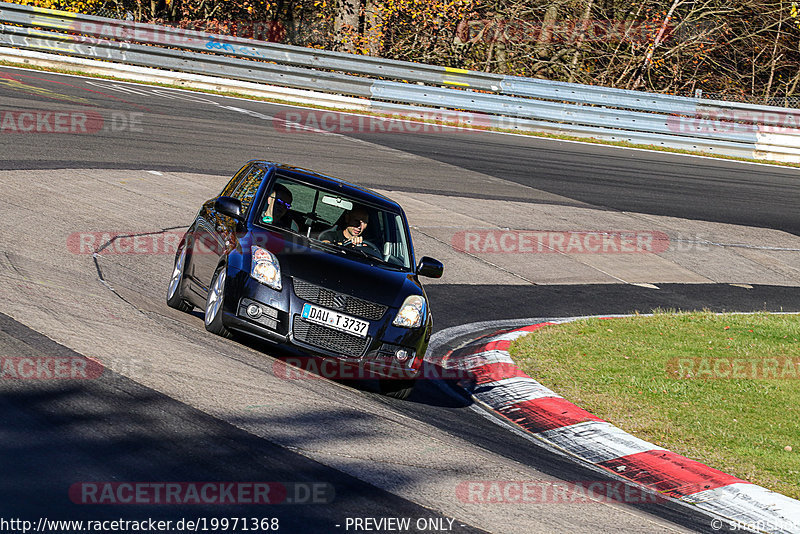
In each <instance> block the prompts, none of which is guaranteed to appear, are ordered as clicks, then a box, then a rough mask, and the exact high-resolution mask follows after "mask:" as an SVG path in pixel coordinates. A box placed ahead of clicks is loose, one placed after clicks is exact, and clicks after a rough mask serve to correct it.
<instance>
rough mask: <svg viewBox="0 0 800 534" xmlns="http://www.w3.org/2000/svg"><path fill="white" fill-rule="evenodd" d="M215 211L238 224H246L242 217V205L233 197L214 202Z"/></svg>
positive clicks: (221, 198) (220, 198)
mask: <svg viewBox="0 0 800 534" xmlns="http://www.w3.org/2000/svg"><path fill="white" fill-rule="evenodd" d="M214 209H215V210H216V212H217V213H221V214H223V215H227V216H228V217H230V218H232V219H234V220H236V221H237V222H244V215H242V203H241V202H239V200H238V199H236V198H233V197H219V198H218V199H217V200H215V201H214Z"/></svg>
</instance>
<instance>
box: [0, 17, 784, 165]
mask: <svg viewBox="0 0 800 534" xmlns="http://www.w3.org/2000/svg"><path fill="white" fill-rule="evenodd" d="M0 23H2V24H0V46H5V47H13V48H19V49H24V50H35V51H46V52H51V53H52V52H55V53H58V54H66V55H71V56H76V57H81V58H91V59H99V60H103V61H111V62H116V63H127V64H131V65H138V66H142V67H154V68H158V69H166V70H171V71H178V72H187V73H193V74H200V75H211V76H216V77H222V78H229V79H233V80H242V81H248V82H256V83H267V84H272V85H276V86H283V87H290V88H295V89H304V90H311V91H317V92H320V91H321V92H327V93H334V94H341V95H347V96H351V97H360V98H363V99H368V100H365V104H367V106H368V109H371V110H374V111H386V110H391V112H392V113H395V114H398V113H399V114H407V115H409V116H414V115H415V114H418V113H420V112H424V113H426V116H430V114H431V112H435V111H436V110H439V109H456V110H467V111H470V112H473V113H479V114H481V121H480V124H481V125H483V126H486V125H490V126H494V127H498V128H503V129H508V130H517V131H542V132H549V133H560V134H567V135H575V136H580V137H593V138H598V139H604V140H623V141H628V142H631V143H635V144H646V145H656V146H664V147H671V148H679V149H687V150H700V151H706V152H714V153H719V154H726V155H733V156H738V157H746V158H755V159H772V160H782V161H792V162H800V129H798V128H797V127H796V124H797V123H800V111H795V110H790V109H786V108H775V107H768V106H753V105H748V104H741V103H736V102H721V101H708V100H700V99H696V98H685V97H677V96H672V95H661V94H657V93H645V92H639V91H629V90H622V89H614V88H607V87H595V86H589V85H580V84H568V83H563V82H552V81H547V80H540V79H535V78H523V77H514V76H503V75H498V74H491V73H482V72H475V71H467V70H463V69H455V68H448V67H440V66H435V65H426V64H420V63H410V62H403V61H394V60H388V59H382V58H374V57H368V56H359V55H354V54H346V53H341V52H330V51H324V50H317V49H309V48H302V47H295V46H289V45H282V44H276V43H269V42H264V41H256V40H251V39H243V38H239V37H232V36H226V35H215V34H210V33H205V32H200V31H194V30H186V29H180V28H173V27H168V26H159V25H153V24H142V23H135V22H131V21H121V20H115V19H107V18H101V17H95V16H90V15H81V14H75V13H67V12H63V11H54V10H49V9H41V8H34V7H30V6H24V5H19V4H11V3H6V2H0ZM55 30H59V31H55ZM396 80H401V81H396ZM409 82H411V83H409ZM797 126H800V124H797Z"/></svg>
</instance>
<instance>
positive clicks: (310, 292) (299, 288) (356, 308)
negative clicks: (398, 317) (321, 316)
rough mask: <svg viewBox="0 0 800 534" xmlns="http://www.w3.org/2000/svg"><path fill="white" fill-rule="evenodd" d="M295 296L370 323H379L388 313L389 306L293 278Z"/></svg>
mask: <svg viewBox="0 0 800 534" xmlns="http://www.w3.org/2000/svg"><path fill="white" fill-rule="evenodd" d="M292 281H293V285H294V294H295V295H297V296H298V298H301V299H303V300H307V301H309V302H313V303H314V304H319V305H320V306H325V307H326V308H331V309H334V310H339V311H342V312H345V313H349V314H351V315H355V316H357V317H363V318H364V319H367V320H369V321H377V320H378V319H380V318H381V317H383V314H384V313H386V308H387V306H384V305H383V304H377V303H375V302H370V301H368V300H363V299H360V298H357V297H353V296H351V295H346V294H344V293H338V292H336V291H333V290H332V289H328V288H325V287H321V286H318V285H314V284H311V283H309V282H306V281H305V280H299V279H297V278H293V279H292Z"/></svg>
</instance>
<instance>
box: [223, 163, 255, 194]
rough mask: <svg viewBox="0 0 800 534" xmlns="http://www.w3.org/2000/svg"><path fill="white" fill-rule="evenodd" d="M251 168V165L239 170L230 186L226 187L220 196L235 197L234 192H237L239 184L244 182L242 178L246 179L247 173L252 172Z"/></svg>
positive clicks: (229, 183)
mask: <svg viewBox="0 0 800 534" xmlns="http://www.w3.org/2000/svg"><path fill="white" fill-rule="evenodd" d="M250 167H251V165H245V166H244V167H242V168H241V169H239V172H237V173H236V174H234V175H233V178H231V179H230V181H229V182H228V185H226V186H225V188H224V189H223V190H222V193H220V194H219V196H221V197H229V196H231V195H233V192H234V191H235V190H236V186H237V185H239V183H240V182H241V181H242V178H244V177H245V176H246V175H247V171H249V170H250Z"/></svg>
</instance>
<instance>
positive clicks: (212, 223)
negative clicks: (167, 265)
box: [187, 164, 254, 297]
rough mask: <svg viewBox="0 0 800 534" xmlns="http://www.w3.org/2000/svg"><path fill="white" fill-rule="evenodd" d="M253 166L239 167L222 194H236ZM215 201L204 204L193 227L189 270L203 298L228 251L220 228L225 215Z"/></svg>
mask: <svg viewBox="0 0 800 534" xmlns="http://www.w3.org/2000/svg"><path fill="white" fill-rule="evenodd" d="M253 167H254V166H253V165H251V164H246V165H244V166H243V167H242V168H241V169H239V171H238V172H237V173H236V174H235V175H234V176H233V178H231V179H230V181H229V182H228V184H227V185H226V186H225V188H224V189H223V190H222V192H220V196H233V194H234V192H235V191H236V190H237V189H238V188H239V186H240V185H241V184H242V182H243V181H244V179H245V178H246V177H247V176H249V175H250V173H251V171H252V169H253ZM215 200H216V198H214V199H211V200H209V201H207V202H206V203H205V204H203V206H202V207H201V208H200V212H199V213H198V214H197V218H196V219H195V222H194V225H193V228H192V236H191V241H192V254H191V259H190V266H189V269H188V271H187V272H188V274H189V276H190V277H191V278H192V282H193V283H194V284H193V285H196V286H197V291H196V292H197V293H198V294H200V295H201V296H202V297H205V293H206V292H207V290H208V285H209V283H210V282H211V276H212V275H213V274H214V270H215V269H216V267H217V263H218V262H219V257H220V255H221V254H223V253H224V243H225V239H224V238H220V236H219V235H217V234H218V231H217V227H218V226H220V224H219V222H220V219H221V218H222V217H221V216H220V215H219V214H218V213H217V212H216V210H215V209H214V201H215ZM221 246H222V248H221Z"/></svg>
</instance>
